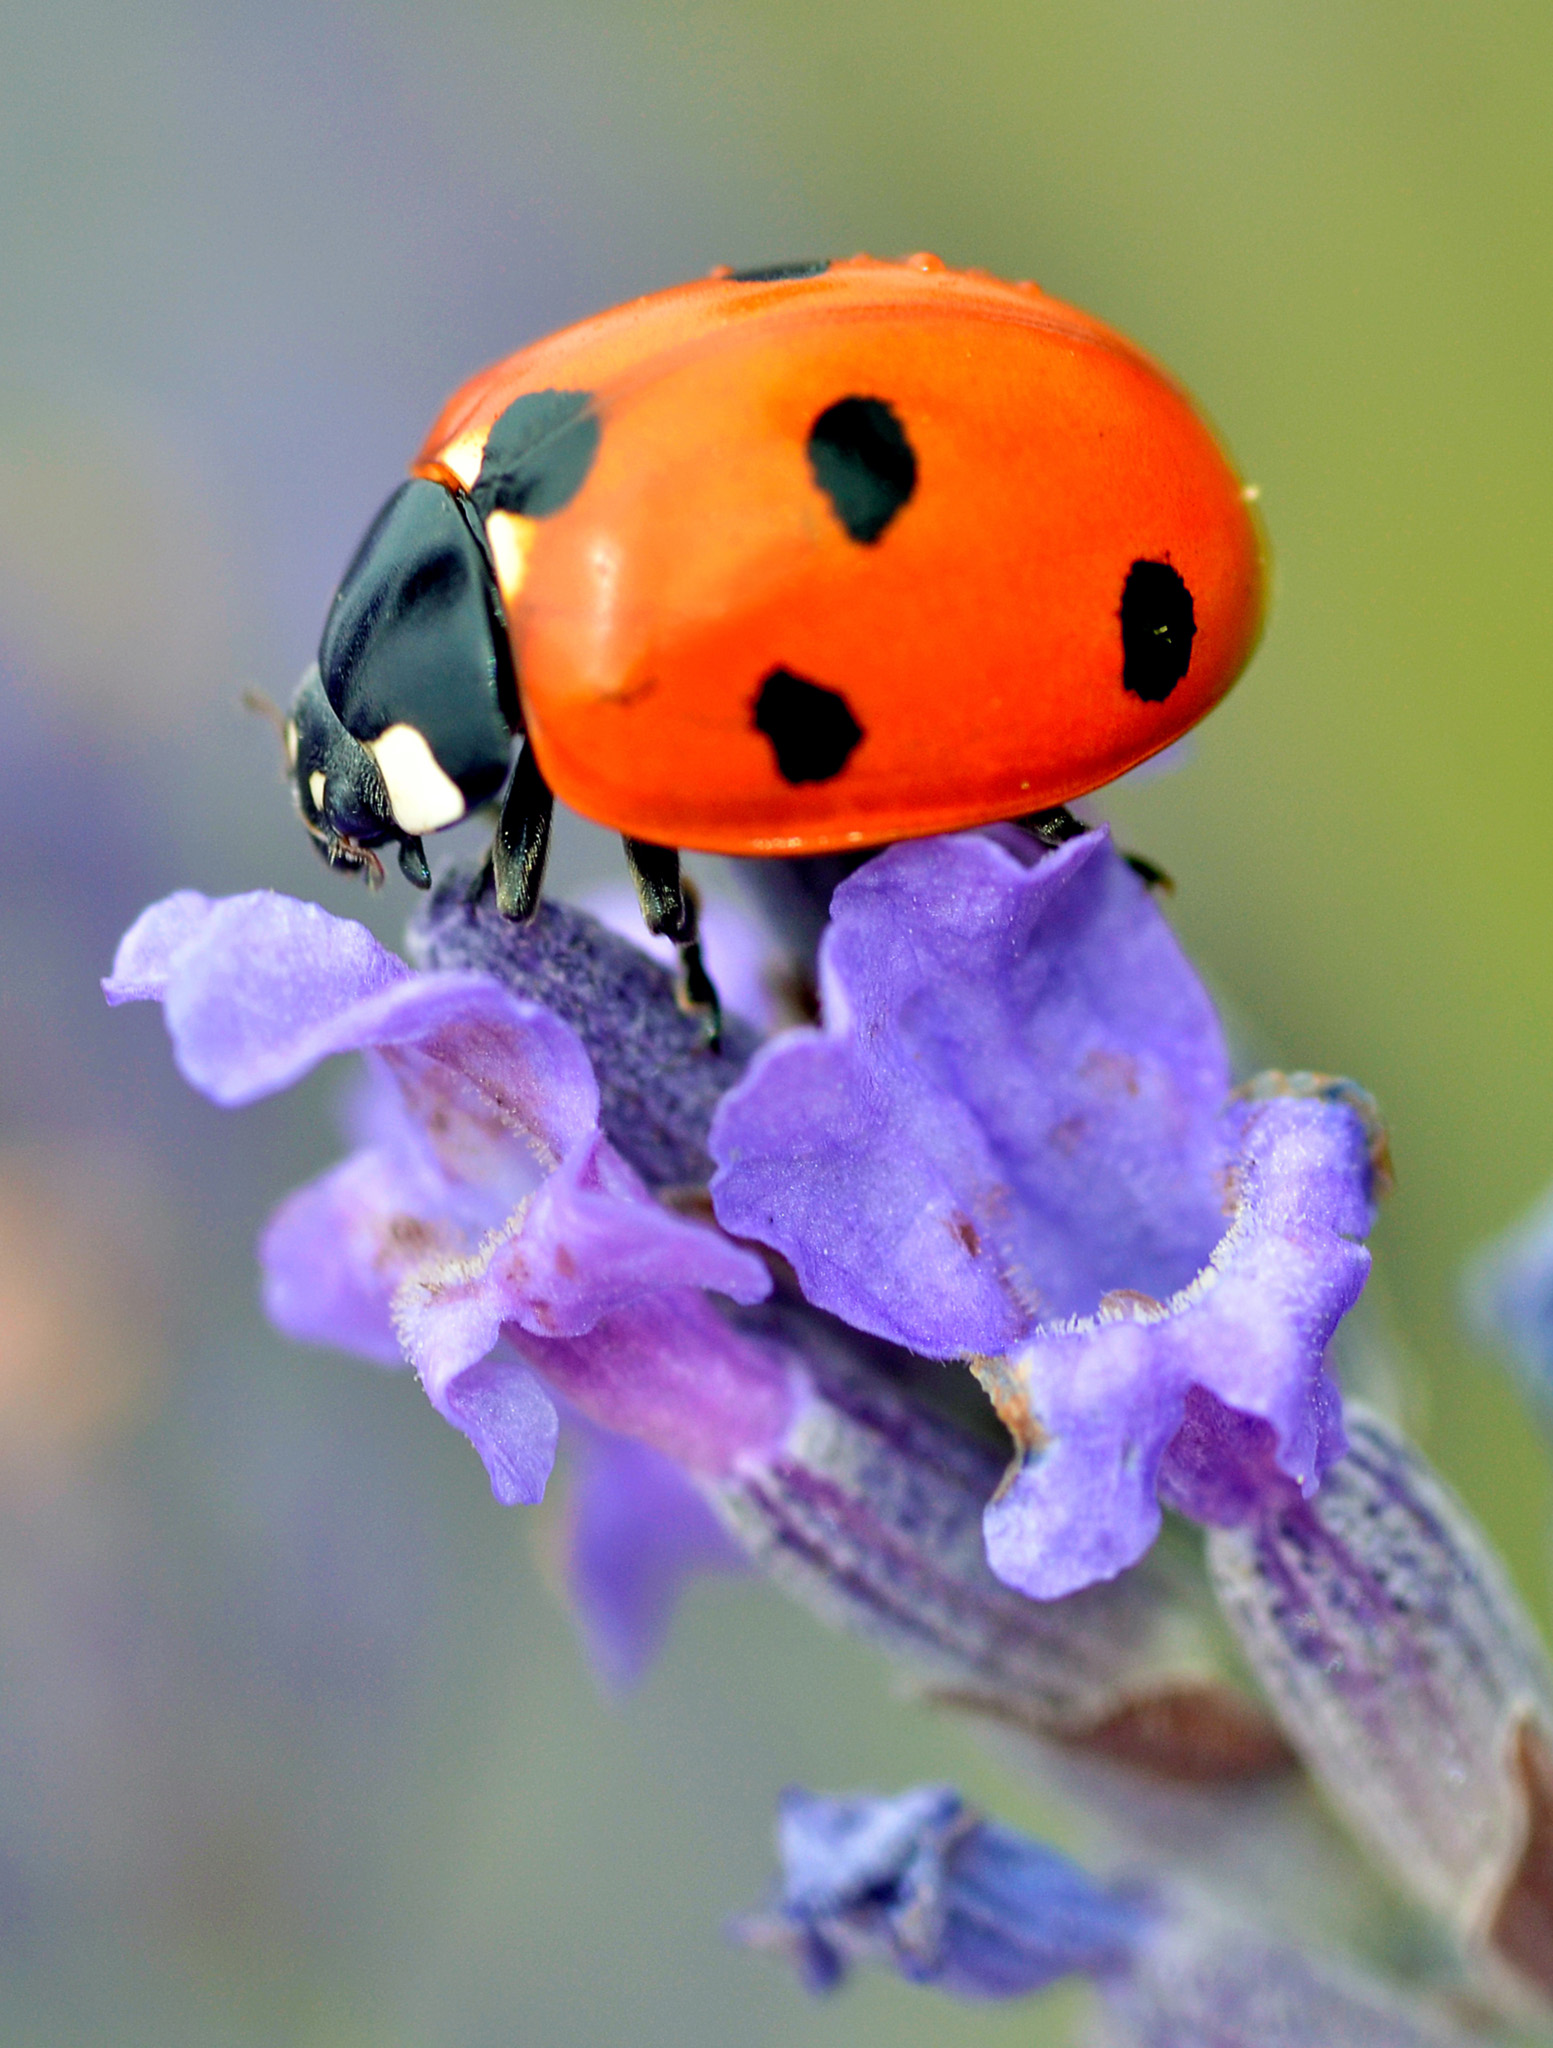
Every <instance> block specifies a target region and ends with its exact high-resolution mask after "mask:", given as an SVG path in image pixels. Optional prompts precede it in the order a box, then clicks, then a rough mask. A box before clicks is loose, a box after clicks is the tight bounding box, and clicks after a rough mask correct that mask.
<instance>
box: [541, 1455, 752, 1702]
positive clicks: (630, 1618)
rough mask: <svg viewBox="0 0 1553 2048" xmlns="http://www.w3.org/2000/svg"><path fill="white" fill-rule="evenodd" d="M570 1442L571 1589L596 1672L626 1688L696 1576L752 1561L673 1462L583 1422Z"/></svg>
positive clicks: (650, 1657)
mask: <svg viewBox="0 0 1553 2048" xmlns="http://www.w3.org/2000/svg"><path fill="white" fill-rule="evenodd" d="M568 1443H569V1445H570V1446H571V1455H572V1457H573V1458H574V1460H575V1466H574V1470H573V1476H572V1480H571V1486H570V1492H569V1498H568V1503H567V1507H568V1514H567V1532H566V1583H567V1589H568V1591H569V1592H570V1594H571V1598H572V1607H573V1612H574V1614H575V1616H576V1619H577V1623H578V1626H579V1628H580V1629H581V1632H582V1635H583V1639H584V1641H585V1643H586V1644H587V1648H588V1652H589V1655H590V1657H591V1658H592V1661H593V1664H594V1667H595V1669H596V1670H597V1671H598V1673H599V1675H600V1677H601V1678H602V1679H603V1680H604V1682H605V1683H606V1684H607V1685H608V1686H610V1687H611V1688H612V1689H615V1690H622V1689H624V1688H625V1687H627V1686H630V1685H634V1684H635V1683H636V1681H637V1680H638V1679H639V1678H640V1677H641V1676H642V1674H643V1673H644V1672H645V1671H646V1669H647V1667H648V1665H649V1664H650V1663H651V1662H652V1660H653V1658H654V1657H655V1656H656V1655H657V1654H658V1651H659V1649H660V1648H661V1647H662V1644H663V1640H664V1637H665V1636H666V1635H667V1633H668V1628H669V1623H670V1621H671V1620H672V1619H673V1615H674V1609H675V1607H676V1605H677V1604H678V1601H679V1596H680V1593H681V1591H682V1589H683V1587H684V1584H685V1581H686V1579H687V1578H688V1577H689V1576H690V1575H691V1574H692V1573H694V1572H743V1571H747V1570H748V1569H749V1567H748V1565H747V1564H746V1562H745V1559H744V1556H743V1553H742V1552H741V1551H740V1550H739V1549H738V1548H737V1547H736V1546H735V1544H734V1542H733V1540H732V1538H731V1537H730V1536H729V1535H728V1533H727V1531H726V1530H725V1529H724V1528H723V1526H722V1524H721V1523H720V1522H719V1521H718V1519H717V1517H716V1515H714V1514H713V1512H712V1510H711V1508H710V1507H709V1506H708V1505H707V1503H706V1501H705V1500H704V1499H703V1498H702V1496H701V1495H700V1494H699V1493H698V1492H697V1491H696V1489H695V1488H694V1486H692V1485H691V1483H690V1481H689V1480H688V1479H687V1478H686V1477H685V1474H684V1472H683V1471H682V1470H681V1468H680V1467H679V1466H678V1465H676V1464H674V1463H673V1462H672V1461H671V1460H670V1459H668V1458H665V1457H663V1456H662V1455H661V1454H660V1453H659V1452H657V1451H653V1450H649V1449H648V1448H647V1446H646V1445H645V1444H640V1443H633V1442H632V1441H631V1440H630V1439H629V1438H628V1437H623V1436H616V1435H615V1434H614V1432H613V1431H611V1430H601V1429H591V1428H589V1427H587V1426H586V1425H581V1426H579V1427H577V1428H576V1430H575V1432H574V1433H572V1434H570V1435H569V1437H568Z"/></svg>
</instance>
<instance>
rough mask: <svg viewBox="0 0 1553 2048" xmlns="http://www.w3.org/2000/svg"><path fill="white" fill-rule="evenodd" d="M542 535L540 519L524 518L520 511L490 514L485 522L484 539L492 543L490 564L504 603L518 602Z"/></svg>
mask: <svg viewBox="0 0 1553 2048" xmlns="http://www.w3.org/2000/svg"><path fill="white" fill-rule="evenodd" d="M538 533H539V521H538V520H537V519H525V518H524V516H523V514H522V513H521V512H501V511H497V512H490V513H487V515H486V520H485V537H486V540H487V541H488V542H489V544H490V549H491V562H492V564H493V566H494V568H495V570H496V581H497V584H498V586H499V587H500V590H501V594H502V602H503V603H504V604H506V605H509V606H510V605H513V604H515V603H516V602H517V600H518V596H519V594H520V593H521V591H522V589H523V585H524V583H525V582H526V580H527V578H528V558H529V556H530V555H531V554H532V553H533V551H534V541H535V539H536V537H537V535H538Z"/></svg>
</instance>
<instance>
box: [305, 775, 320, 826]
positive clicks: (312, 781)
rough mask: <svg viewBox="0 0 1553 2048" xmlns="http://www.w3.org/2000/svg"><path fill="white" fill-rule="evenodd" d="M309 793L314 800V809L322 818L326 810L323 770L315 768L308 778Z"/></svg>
mask: <svg viewBox="0 0 1553 2048" xmlns="http://www.w3.org/2000/svg"><path fill="white" fill-rule="evenodd" d="M307 793H308V795H309V796H310V797H311V798H312V799H313V809H314V810H315V811H317V812H318V814H319V815H320V817H321V816H322V815H323V808H324V771H323V770H322V768H315V769H314V770H313V772H312V774H311V775H310V776H309V777H308V778H307Z"/></svg>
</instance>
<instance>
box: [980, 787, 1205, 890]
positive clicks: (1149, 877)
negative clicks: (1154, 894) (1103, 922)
mask: <svg viewBox="0 0 1553 2048" xmlns="http://www.w3.org/2000/svg"><path fill="white" fill-rule="evenodd" d="M1014 823H1015V824H1016V825H1018V826H1019V827H1020V829H1021V830H1022V831H1025V832H1028V833H1029V834H1030V837H1031V838H1032V839H1036V840H1039V841H1040V843H1041V845H1042V846H1061V845H1062V844H1063V843H1064V842H1065V841H1066V840H1069V839H1077V838H1079V837H1080V836H1081V834H1083V833H1085V832H1088V831H1089V830H1090V829H1091V828H1090V827H1089V826H1088V825H1086V824H1084V823H1083V822H1082V820H1080V819H1078V818H1075V817H1074V815H1073V813H1072V812H1071V811H1070V810H1068V809H1067V808H1066V807H1065V806H1064V805H1062V804H1058V806H1057V807H1056V809H1055V810H1051V811H1031V812H1030V813H1029V815H1028V816H1027V817H1023V818H1016V819H1015V820H1014ZM1122 859H1123V860H1124V861H1126V863H1127V865H1128V867H1130V868H1131V869H1132V871H1133V873H1134V874H1135V875H1136V876H1137V877H1138V880H1139V881H1140V882H1142V884H1143V885H1144V887H1145V888H1147V889H1158V890H1160V891H1161V892H1162V894H1164V895H1166V896H1173V895H1174V894H1175V888H1176V885H1175V883H1174V882H1173V881H1172V880H1171V879H1170V877H1169V875H1167V874H1166V873H1165V870H1164V869H1163V868H1162V867H1160V866H1159V865H1158V863H1157V862H1155V861H1152V860H1150V859H1149V857H1148V855H1147V854H1143V853H1124V854H1123V855H1122Z"/></svg>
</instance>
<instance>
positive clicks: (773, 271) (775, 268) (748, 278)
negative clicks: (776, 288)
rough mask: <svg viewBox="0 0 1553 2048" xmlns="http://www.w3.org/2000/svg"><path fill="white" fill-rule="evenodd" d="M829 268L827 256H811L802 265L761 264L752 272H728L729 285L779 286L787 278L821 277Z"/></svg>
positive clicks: (727, 280)
mask: <svg viewBox="0 0 1553 2048" xmlns="http://www.w3.org/2000/svg"><path fill="white" fill-rule="evenodd" d="M829 268H830V258H829V257H828V256H813V257H810V258H809V259H808V260H807V261H806V262H803V263H763V264H757V265H756V266H755V268H754V269H753V270H730V271H729V273H728V276H727V279H726V282H727V283H729V284H781V283H782V282H783V281H784V280H785V279H786V278H789V277H821V276H823V275H824V273H825V272H826V271H827V270H829Z"/></svg>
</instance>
